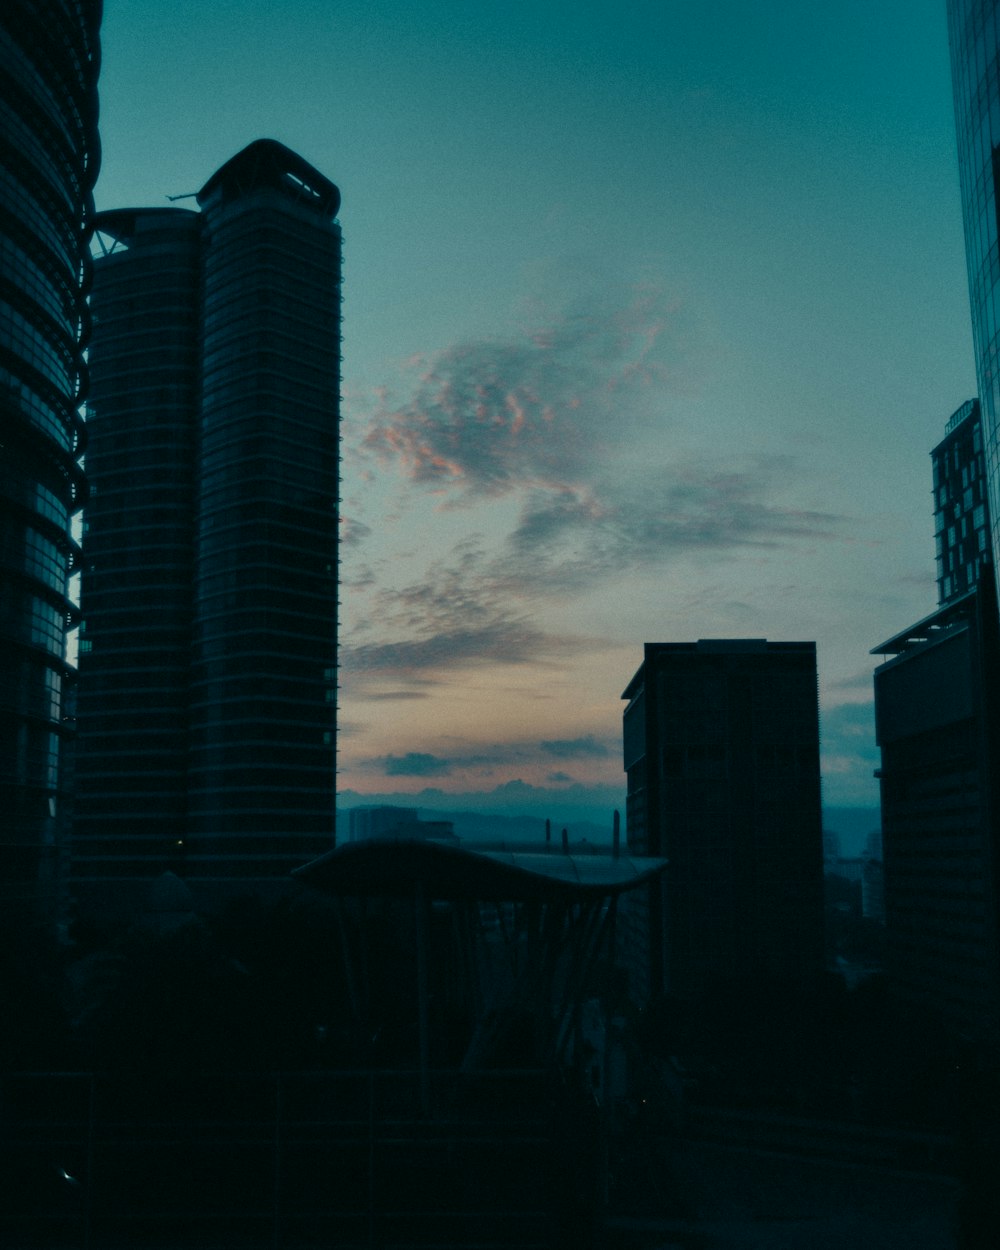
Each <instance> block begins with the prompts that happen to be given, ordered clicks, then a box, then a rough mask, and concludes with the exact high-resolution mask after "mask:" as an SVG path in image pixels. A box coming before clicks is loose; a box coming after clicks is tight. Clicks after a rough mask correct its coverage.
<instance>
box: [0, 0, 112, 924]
mask: <svg viewBox="0 0 1000 1250" xmlns="http://www.w3.org/2000/svg"><path fill="white" fill-rule="evenodd" d="M100 18H101V4H100V0H90V2H88V0H63V2H61V3H60V2H59V0H9V3H7V4H5V5H4V6H3V11H2V13H0V113H2V122H0V169H2V175H0V430H2V434H3V447H2V450H0V808H2V813H3V816H2V820H3V833H2V835H0V905H2V908H3V910H4V912H6V913H9V912H10V909H11V908H12V907H14V906H17V907H21V906H27V907H28V908H32V907H33V906H34V905H35V904H38V905H39V906H40V908H41V910H42V911H43V912H45V911H51V908H52V906H53V904H54V902H55V897H56V891H57V883H58V876H59V869H60V864H59V859H60V842H61V840H62V828H63V823H64V811H63V809H64V805H65V802H66V798H67V795H66V786H65V782H64V779H62V778H61V776H60V768H61V764H62V760H61V754H62V745H63V744H64V742H65V740H66V737H67V734H68V732H69V729H70V726H69V723H68V718H69V716H70V714H71V708H70V706H69V699H68V693H69V684H70V681H71V678H72V670H71V669H69V668H68V667H67V664H66V630H67V626H68V625H70V624H72V623H73V622H74V620H75V611H74V609H73V606H72V604H71V602H70V599H69V597H68V589H69V579H70V576H71V574H72V573H73V572H74V571H76V569H77V568H78V557H79V548H78V546H77V544H76V541H75V540H74V538H73V536H72V532H71V521H72V518H73V516H74V515H75V514H76V513H77V512H78V511H79V509H80V508H81V506H82V505H83V500H84V476H83V470H82V468H81V466H80V456H81V454H82V452H83V444H84V427H83V422H82V420H81V417H80V413H79V405H80V403H81V402H82V400H83V398H84V394H85V390H86V368H85V364H84V354H83V353H84V349H85V348H86V345H87V338H88V335H89V328H90V327H89V320H88V317H87V309H86V305H85V303H84V296H85V295H86V287H87V284H88V282H89V277H90V271H89V266H88V265H87V264H86V263H85V262H86V257H87V242H88V239H89V235H90V227H91V217H92V214H93V187H94V182H95V180H96V178H97V170H98V166H99V163H100V146H99V141H98V136H97V76H98V67H99V63H100V50H99V43H98V31H99V25H100Z"/></svg>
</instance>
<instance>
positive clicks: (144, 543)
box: [73, 140, 341, 906]
mask: <svg viewBox="0 0 1000 1250" xmlns="http://www.w3.org/2000/svg"><path fill="white" fill-rule="evenodd" d="M197 198H198V204H199V207H200V210H201V211H200V212H193V211H188V210H185V209H165V210H159V209H139V210H121V211H117V212H113V213H103V214H101V215H100V216H99V217H98V219H97V228H98V234H97V238H98V242H99V244H100V248H99V250H98V254H97V255H96V257H95V262H94V267H95V279H94V293H93V299H92V306H93V314H94V320H95V330H94V338H93V343H92V347H91V353H90V361H91V373H92V389H91V399H90V402H89V403H88V425H89V427H90V444H89V449H88V453H87V466H88V475H89V477H90V479H91V482H92V489H93V496H94V497H93V500H92V502H91V504H90V505H88V509H87V513H86V521H87V533H86V538H85V544H84V553H85V554H84V561H85V568H84V576H83V592H82V610H83V624H82V626H81V639H82V641H81V655H80V715H79V726H80V731H79V752H78V765H77V782H78V788H79V800H78V816H77V821H76V824H75V828H74V850H73V872H74V876H75V878H76V883H77V894H78V897H79V898H80V900H81V902H82V903H84V905H85V906H86V901H87V898H88V897H89V899H90V900H92V901H94V902H97V901H99V900H108V901H113V900H114V899H115V898H117V899H119V900H121V899H123V898H124V896H125V895H127V894H131V897H132V898H133V899H136V898H137V897H138V896H137V893H136V891H135V890H131V891H130V890H129V888H128V883H129V882H132V883H135V882H136V881H137V880H139V879H142V878H146V879H152V878H154V877H156V876H158V875H159V874H160V873H162V872H163V871H164V870H167V869H170V870H172V871H174V872H176V873H178V874H179V875H181V876H183V877H185V878H187V879H189V880H192V881H194V880H198V881H200V882H202V885H203V888H202V890H201V897H202V898H207V897H210V896H211V890H210V889H209V888H208V887H209V885H210V883H213V882H214V883H216V884H218V885H219V886H225V890H226V892H232V889H233V887H234V886H235V887H236V888H238V889H247V890H258V889H260V888H262V887H267V888H270V886H273V884H274V883H275V882H284V881H285V880H286V879H287V876H288V873H289V872H290V871H291V869H292V868H294V867H296V866H297V865H299V864H302V863H305V862H306V861H308V860H310V859H312V858H314V857H315V856H316V855H319V854H322V853H323V852H325V851H328V850H329V849H330V848H331V847H332V845H333V842H334V829H335V817H334V800H335V739H336V664H337V504H338V492H339V412H340V398H339V397H340V298H341V297H340V280H341V274H340V265H341V239H340V226H339V223H338V221H337V210H338V208H339V205H340V193H339V191H338V190H337V188H336V187H335V186H334V184H333V183H332V182H330V181H329V180H328V179H327V178H325V177H323V175H322V174H320V173H319V172H318V171H317V170H315V169H314V168H313V167H312V166H311V165H309V164H308V163H307V162H306V161H304V160H303V159H302V158H301V157H299V156H297V155H296V154H295V153H294V152H291V151H290V150H289V149H288V148H286V147H284V146H283V145H282V144H280V143H276V142H274V141H273V140H258V141H257V142H255V143H252V144H250V146H249V147H247V148H245V149H244V150H243V151H242V152H240V153H238V154H237V155H236V156H235V157H233V158H232V160H230V161H229V162H227V164H225V165H224V166H223V167H222V168H221V169H220V170H219V171H218V172H217V173H216V174H214V175H213V177H212V178H211V179H209V181H208V182H207V183H206V184H205V186H204V187H203V188H202V190H201V191H200V192H199V193H198V197H197Z"/></svg>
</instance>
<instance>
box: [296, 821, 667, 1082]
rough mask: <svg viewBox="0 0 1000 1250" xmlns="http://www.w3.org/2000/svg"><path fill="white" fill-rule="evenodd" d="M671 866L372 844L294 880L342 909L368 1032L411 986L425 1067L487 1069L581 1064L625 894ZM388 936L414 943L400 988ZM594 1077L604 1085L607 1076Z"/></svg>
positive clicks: (360, 1018)
mask: <svg viewBox="0 0 1000 1250" xmlns="http://www.w3.org/2000/svg"><path fill="white" fill-rule="evenodd" d="M664 867H665V865H664V862H663V861H662V860H655V859H653V860H650V859H634V858H633V857H631V856H618V857H613V856H610V855H571V854H568V853H564V854H558V853H556V854H552V853H549V854H544V853H537V852H530V851H524V852H521V851H506V850H504V851H500V850H482V849H477V850H468V849H465V848H463V847H458V846H452V845H448V844H443V843H435V842H432V841H424V840H421V841H383V840H370V841H364V842H353V843H348V844H347V845H345V846H342V847H338V848H337V850H335V851H333V852H331V853H330V854H328V855H325V856H323V858H321V859H319V860H316V861H315V862H314V863H312V864H308V865H306V866H305V867H304V868H301V869H299V870H298V871H297V872H296V874H295V876H296V877H297V878H298V879H299V880H300V881H302V882H304V883H305V884H308V885H311V886H312V887H313V888H315V889H319V890H322V891H324V892H325V893H327V894H329V895H331V896H333V898H334V899H335V901H336V904H337V906H338V908H339V909H340V916H341V925H342V933H343V951H344V958H345V961H346V965H347V966H346V976H347V983H348V986H349V988H350V993H351V1000H352V1008H353V1011H354V1017H355V1024H356V1027H357V1029H358V1031H359V1035H361V1036H367V1035H369V1034H370V1032H371V1029H372V1028H373V1027H376V1028H377V1027H379V1024H380V1021H381V1020H382V1019H384V1012H385V1009H386V1006H387V1003H386V1002H385V1001H384V1000H385V996H386V995H387V994H388V995H390V997H391V998H392V999H395V1000H397V1001H398V1000H399V999H400V997H401V996H405V995H406V994H407V988H406V987H407V984H409V986H410V987H412V988H411V990H410V993H411V995H412V996H413V998H414V1006H415V1012H414V1013H412V1018H413V1019H414V1020H415V1022H416V1025H417V1038H416V1041H417V1051H418V1055H419V1060H420V1066H421V1068H429V1067H431V1066H435V1065H439V1064H440V1063H442V1062H445V1063H449V1064H456V1065H458V1066H459V1067H461V1069H462V1070H464V1071H475V1070H479V1069H482V1068H493V1067H497V1066H505V1065H508V1066H509V1065H511V1064H513V1065H515V1066H533V1065H536V1064H539V1063H541V1064H544V1065H552V1064H565V1063H567V1062H570V1061H572V1062H573V1063H574V1064H576V1066H578V1067H579V1066H580V1060H581V1054H582V1039H581V1034H580V1027H581V1009H582V1006H583V1003H584V1001H585V999H586V998H587V996H588V992H589V991H590V990H591V989H592V987H593V976H594V969H595V967H596V964H597V961H598V960H599V959H600V958H601V957H602V956H606V955H609V954H610V953H611V952H612V951H613V949H614V940H613V935H614V926H615V921H616V916H617V908H618V900H619V897H620V896H621V895H622V894H623V893H624V892H626V891H629V890H633V889H635V888H636V887H638V886H641V885H642V884H644V883H648V882H649V881H651V880H653V879H654V878H656V877H657V876H659V875H660V873H662V871H663V869H664ZM375 900H379V901H380V904H381V906H380V908H378V909H376V910H375V911H374V913H373V902H374V901H375ZM379 927H382V928H386V927H387V928H388V929H389V930H390V931H392V932H394V933H396V934H405V935H406V939H405V940H406V944H407V947H408V949H409V950H410V951H411V952H412V955H413V963H412V965H411V966H410V967H409V968H408V969H407V968H401V969H397V971H398V972H399V973H401V974H402V975H401V976H397V977H396V978H395V979H394V981H393V983H392V985H391V986H389V985H388V984H386V983H385V978H384V975H383V977H373V976H372V975H371V969H372V968H373V967H375V968H377V965H375V964H373V960H372V955H371V948H372V944H373V941H375V940H377V931H378V928H379ZM380 999H381V1000H383V1001H381V1002H380V1001H379V1000H380ZM432 1003H433V1011H432ZM591 1075H592V1076H594V1078H595V1079H594V1081H593V1084H594V1085H595V1086H596V1085H599V1083H600V1072H599V1071H598V1072H597V1073H591Z"/></svg>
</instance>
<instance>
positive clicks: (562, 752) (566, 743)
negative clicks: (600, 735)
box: [538, 734, 611, 760]
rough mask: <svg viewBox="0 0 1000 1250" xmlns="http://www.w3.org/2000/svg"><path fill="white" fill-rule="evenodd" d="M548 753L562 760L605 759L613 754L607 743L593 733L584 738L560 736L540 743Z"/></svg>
mask: <svg viewBox="0 0 1000 1250" xmlns="http://www.w3.org/2000/svg"><path fill="white" fill-rule="evenodd" d="M538 745H539V746H540V747H541V749H542V751H543V752H544V753H545V754H546V755H551V756H554V757H555V758H556V759H560V760H571V759H605V758H606V757H607V756H608V755H610V754H611V752H610V750H609V749H608V747H607V745H606V744H605V743H603V742H598V741H597V739H596V738H595V737H594V736H593V734H588V735H587V736H586V737H584V738H559V739H556V740H554V741H549V742H544V741H543V742H540V743H539V744H538Z"/></svg>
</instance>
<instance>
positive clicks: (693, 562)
mask: <svg viewBox="0 0 1000 1250" xmlns="http://www.w3.org/2000/svg"><path fill="white" fill-rule="evenodd" d="M104 66H105V67H104V74H103V79H102V136H103V148H104V158H103V159H104V165H103V169H104V172H103V174H102V180H101V182H100V184H99V186H98V190H97V197H98V205H99V207H102V208H106V207H112V206H116V205H120V204H123V203H131V204H157V203H159V204H165V203H166V200H165V199H164V198H163V197H164V196H166V195H180V194H184V193H188V192H191V191H194V190H195V189H196V188H197V186H198V185H200V179H201V177H202V171H203V170H204V169H206V168H213V167H215V166H216V165H218V164H219V163H221V161H222V160H224V159H225V158H226V157H227V156H228V155H229V154H230V153H231V152H232V151H234V150H236V149H238V148H239V147H241V146H243V145H244V144H245V143H247V142H249V141H250V140H251V139H254V138H256V137H258V136H259V135H261V134H274V135H275V136H276V137H278V138H279V139H281V140H282V141H283V142H286V143H288V144H289V145H290V146H292V147H293V148H295V149H296V150H297V151H300V152H302V153H303V155H304V156H305V157H306V158H307V159H308V160H310V161H311V162H313V163H315V164H316V165H317V166H318V167H319V168H323V169H329V170H332V171H335V176H336V178H337V180H338V182H339V183H340V185H341V186H342V187H343V188H344V190H345V195H347V196H349V199H350V203H351V206H352V207H351V226H350V230H348V231H347V233H346V239H345V266H346V274H347V278H348V282H347V287H346V290H347V292H348V295H347V302H346V304H345V347H344V355H345V366H344V377H345V426H344V429H345V439H346V441H345V447H344V451H345V463H344V490H343V498H344V512H345V516H346V520H345V529H344V539H345V545H344V552H345V564H344V568H343V572H344V586H343V591H342V599H343V604H344V610H343V626H344V629H343V634H342V657H341V658H342V662H343V670H342V680H343V686H344V689H343V694H342V709H343V711H342V736H341V744H340V747H341V749H340V757H339V762H340V776H339V784H340V786H341V788H344V789H350V790H352V791H355V792H359V793H362V794H366V793H371V794H387V793H393V792H395V793H405V792H411V793H412V794H413V795H414V796H415V797H416V796H418V795H419V794H420V792H421V791H422V790H423V789H424V788H425V787H428V786H432V787H436V788H439V789H442V790H445V791H461V792H463V793H468V794H476V793H481V792H484V791H490V790H492V789H493V788H494V787H496V786H498V785H503V784H505V783H509V782H512V781H515V780H520V781H521V782H523V783H524V787H522V793H523V795H524V801H525V806H526V810H527V809H528V808H530V807H534V809H535V810H537V811H538V812H539V814H540V815H544V813H545V808H546V806H549V805H551V802H552V801H553V800H554V798H555V797H556V796H559V795H565V794H568V793H570V792H571V790H572V787H573V786H574V784H576V785H582V786H585V787H590V786H595V785H599V786H601V787H603V789H601V790H600V791H599V795H598V797H600V798H601V799H602V800H603V799H604V797H605V796H606V797H607V799H608V804H609V806H610V805H611V800H612V799H613V798H614V797H615V796H623V794H624V777H623V774H622V771H621V755H620V729H619V724H618V695H619V693H620V691H621V689H622V685H623V683H624V681H625V680H627V677H628V675H629V673H630V672H631V671H632V668H633V667H634V656H635V653H636V648H637V646H638V645H639V644H640V642H641V640H642V639H643V638H648V637H658V638H684V637H707V636H724V637H725V636H728V637H746V636H755V637H764V636H770V637H799V638H815V639H816V640H817V644H818V661H819V674H820V683H821V698H822V708H821V715H822V720H821V733H822V742H823V750H824V761H823V764H824V767H823V785H824V798H825V800H826V801H827V802H830V803H834V804H862V805H863V804H872V805H874V804H875V803H876V802H877V790H876V785H875V782H874V780H873V778H872V776H871V774H872V770H873V768H874V767H875V765H876V762H877V761H876V753H875V749H874V741H873V734H872V718H871V697H872V686H871V669H872V665H871V662H870V660H869V658H868V655H867V652H868V648H869V646H870V645H871V639H872V638H878V637H880V636H887V635H888V634H889V633H891V632H892V631H893V630H894V629H896V628H898V624H899V622H900V621H905V620H913V619H917V618H918V617H919V616H920V615H922V614H923V613H924V612H925V610H926V608H925V605H926V604H927V603H928V602H929V600H930V597H931V596H932V595H933V589H934V587H933V562H932V559H930V558H929V557H930V556H931V554H932V552H933V531H932V526H931V520H930V516H929V511H928V509H927V508H926V497H927V449H928V448H929V447H930V446H932V445H933V442H934V441H935V439H936V438H937V437H939V433H940V422H941V414H942V413H947V412H951V411H953V410H954V409H955V408H956V407H957V406H958V405H959V404H960V403H961V402H963V401H964V400H965V399H967V398H969V397H971V396H972V395H974V394H975V389H976V388H975V379H974V371H973V360H972V345H971V337H970V332H969V313H968V300H967V288H966V275H965V260H964V246H963V239H962V224H961V214H960V210H959V192H958V180H957V169H956V157H955V132H954V120H953V112H952V102H951V87H950V78H949V65H948V47H947V32H946V28H945V19H944V13H943V6H942V5H940V4H939V3H938V2H937V0H920V2H918V3H902V0H895V2H892V3H888V4H886V5H879V6H878V7H877V9H876V10H873V9H872V6H870V5H867V4H863V3H861V2H860V0H852V2H850V3H844V4H841V5H838V6H835V7H834V8H828V7H821V8H814V7H813V6H798V5H792V4H789V3H778V2H777V0H772V2H770V3H764V4H759V5H753V6H747V5H745V4H741V3H728V4H724V5H722V6H721V7H720V6H716V7H715V8H713V9H712V10H711V12H710V13H709V12H708V11H706V12H704V13H702V12H699V11H697V10H696V9H693V8H690V7H688V6H680V5H673V4H664V5H652V6H626V8H625V9H624V10H623V9H622V8H621V6H613V5H611V4H610V3H598V4H591V5H587V6H578V5H576V6H569V7H564V6H562V5H557V4H545V5H542V6H540V7H539V6H536V5H528V4H527V3H520V4H519V3H515V4H513V5H510V4H505V5H499V4H492V3H491V4H486V5H483V6H476V8H475V9H474V10H470V9H469V8H468V6H465V5H459V4H455V3H442V4H437V5H430V6H420V8H419V10H417V9H413V8H412V7H411V6H407V5H403V4H399V3H393V4H390V5H388V6H382V7H381V8H379V9H378V10H376V11H373V10H372V9H371V8H370V7H369V6H364V5H361V4H351V3H348V4H346V5H338V6H336V8H335V9H334V8H332V7H330V8H328V7H327V6H315V5H311V4H305V3H302V4H297V3H290V4H285V5H282V6H281V7H280V10H279V11H277V12H276V10H275V8H274V6H270V5H261V4H251V5H248V6H243V7H242V8H241V10H240V16H239V21H235V20H234V15H233V11H232V10H231V9H230V8H228V7H227V6H205V5H197V4H193V3H182V4H180V5H179V6H176V7H172V8H171V11H170V13H169V15H167V14H166V13H165V12H164V11H163V9H162V8H161V6H159V5H154V4H152V3H147V2H138V3H135V2H133V3H129V4H127V5H126V4H124V3H121V2H120V0H118V2H115V0H112V3H110V4H109V5H108V6H107V9H106V14H105V22H104ZM527 787H536V788H541V789H542V790H543V792H544V794H543V796H542V797H541V798H539V796H538V795H537V793H536V791H535V790H531V789H528V788H527ZM546 796H551V797H546ZM619 801H620V798H619Z"/></svg>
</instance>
